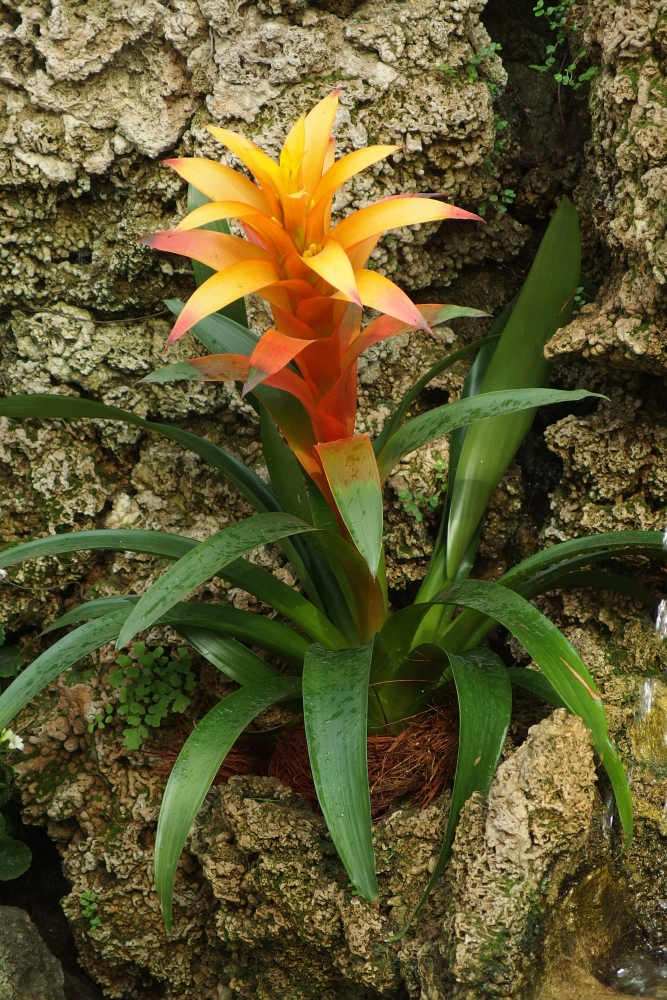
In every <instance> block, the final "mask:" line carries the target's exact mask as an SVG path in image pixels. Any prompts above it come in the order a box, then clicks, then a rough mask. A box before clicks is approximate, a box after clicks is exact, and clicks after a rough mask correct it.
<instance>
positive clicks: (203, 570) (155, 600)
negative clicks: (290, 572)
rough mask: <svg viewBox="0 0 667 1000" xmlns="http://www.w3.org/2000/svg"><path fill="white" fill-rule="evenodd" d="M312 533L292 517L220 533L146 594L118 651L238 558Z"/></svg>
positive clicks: (249, 521) (264, 517) (258, 520)
mask: <svg viewBox="0 0 667 1000" xmlns="http://www.w3.org/2000/svg"><path fill="white" fill-rule="evenodd" d="M312 530H313V527H312V525H310V524H305V523H304V522H303V521H301V520H299V518H298V517H293V516H292V515H291V514H255V515H254V517H249V518H246V520H245V521H239V522H238V523H237V524H233V525H231V527H229V528H224V529H223V530H222V531H218V532H217V534H215V535H212V536H211V538H207V539H206V541H204V542H201V543H200V544H199V545H197V547H196V548H194V549H191V550H190V552H188V553H187V554H186V555H184V556H183V557H182V558H181V559H179V560H178V562H177V563H174V565H173V566H171V567H170V568H169V569H168V570H167V571H166V573H164V574H163V575H162V576H161V577H160V578H159V579H158V580H157V581H156V582H155V583H154V584H153V586H152V587H151V588H150V589H149V590H147V591H146V593H145V594H144V595H143V596H142V598H141V600H140V601H139V602H138V604H137V605H136V606H135V607H134V609H133V610H132V613H131V615H130V617H129V618H128V620H127V621H126V622H125V625H124V626H123V630H122V632H121V634H120V636H119V639H118V648H120V647H121V646H125V645H127V643H128V642H129V641H130V640H131V639H132V637H133V636H134V635H136V633H137V632H140V631H141V630H142V629H145V628H148V627H149V626H150V625H152V624H153V623H154V622H156V621H157V620H158V618H160V617H162V616H164V615H165V614H166V613H167V612H168V611H169V609H170V608H172V607H173V606H174V604H176V603H177V602H178V601H180V600H181V598H182V597H185V595H186V594H189V593H190V592H191V591H192V590H195V588H197V587H198V586H199V585H200V584H202V583H205V582H206V580H208V579H210V578H211V577H212V576H215V575H216V574H217V573H221V572H222V570H223V569H224V568H225V566H227V565H228V564H229V563H231V562H233V561H234V560H235V559H238V557H239V556H241V555H244V554H245V553H246V552H249V551H251V550H252V549H256V548H258V547H259V546H260V545H265V544H266V543H267V542H276V541H278V540H279V539H281V538H285V537H286V536H288V535H298V534H300V533H301V532H303V531H312Z"/></svg>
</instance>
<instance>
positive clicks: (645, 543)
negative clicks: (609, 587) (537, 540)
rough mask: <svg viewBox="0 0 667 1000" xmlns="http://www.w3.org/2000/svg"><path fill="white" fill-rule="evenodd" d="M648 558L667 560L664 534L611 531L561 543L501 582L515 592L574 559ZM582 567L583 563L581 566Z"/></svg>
mask: <svg viewBox="0 0 667 1000" xmlns="http://www.w3.org/2000/svg"><path fill="white" fill-rule="evenodd" d="M624 555H627V556H641V555H647V556H652V557H653V558H657V557H659V558H661V559H667V551H665V548H664V546H663V541H662V533H661V532H659V531H607V532H602V533H600V534H599V535H588V536H587V537H586V538H573V539H571V540H570V541H567V542H559V543H558V544H557V545H551V546H549V548H546V549H543V550H542V552H538V553H537V554H536V555H534V556H530V557H529V558H528V559H524V560H523V561H522V562H520V563H519V564H518V566H514V568H513V569H511V570H508V572H507V573H504V574H503V576H501V577H500V579H499V580H498V581H497V582H498V583H502V585H503V586H504V587H511V588H512V589H513V590H515V589H516V588H517V587H519V586H521V585H522V584H523V583H524V582H527V581H528V580H531V579H533V578H536V577H537V575H538V574H539V573H542V572H544V571H545V570H551V569H552V568H553V567H555V566H557V565H558V564H559V563H563V562H565V561H567V560H571V559H581V560H585V563H591V562H598V561H600V560H602V559H610V558H617V557H619V556H624ZM579 565H582V563H579Z"/></svg>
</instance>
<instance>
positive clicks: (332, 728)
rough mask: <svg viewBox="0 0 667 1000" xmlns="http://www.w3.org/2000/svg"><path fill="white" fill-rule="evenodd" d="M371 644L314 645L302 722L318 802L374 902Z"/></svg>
mask: <svg viewBox="0 0 667 1000" xmlns="http://www.w3.org/2000/svg"><path fill="white" fill-rule="evenodd" d="M372 658H373V640H372V639H371V640H370V642H367V643H366V644H365V645H363V646H358V647H357V648H356V649H341V650H329V649H325V648H324V647H323V646H319V645H313V646H311V647H310V649H309V650H308V652H307V653H306V659H305V661H304V665H303V692H302V694H303V719H304V724H305V727H306V738H307V740H308V755H309V757H310V766H311V770H312V772H313V780H314V782H315V789H316V791H317V798H318V800H319V803H320V806H321V807H322V812H323V813H324V818H325V820H326V822H327V827H328V828H329V833H330V834H331V838H332V840H333V842H334V844H335V845H336V850H337V851H338V854H339V855H340V858H341V861H342V862H343V864H344V865H345V868H346V870H347V873H348V875H349V876H350V880H351V882H352V884H353V885H354V887H355V888H356V889H357V891H358V892H359V894H360V895H361V896H362V897H363V898H364V899H366V900H369V901H373V900H376V899H377V898H378V887H377V879H376V877H375V856H374V854H373V830H372V821H371V800H370V793H369V790H368V767H367V762H366V737H367V719H368V681H369V677H370V670H371V661H372Z"/></svg>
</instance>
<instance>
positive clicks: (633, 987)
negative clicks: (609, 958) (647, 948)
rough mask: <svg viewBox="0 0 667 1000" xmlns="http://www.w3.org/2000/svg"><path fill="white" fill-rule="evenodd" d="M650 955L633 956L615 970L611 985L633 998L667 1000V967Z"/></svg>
mask: <svg viewBox="0 0 667 1000" xmlns="http://www.w3.org/2000/svg"><path fill="white" fill-rule="evenodd" d="M661 957H662V959H663V961H660V959H657V958H652V957H649V956H648V955H633V956H632V957H630V958H628V959H627V960H626V961H624V962H623V964H622V965H620V966H619V967H618V968H617V969H616V970H615V975H614V977H613V979H612V980H611V982H610V983H609V985H610V986H611V988H612V989H614V990H619V991H620V992H622V993H625V994H626V996H633V997H654V998H656V1000H667V965H665V964H663V963H664V958H665V956H661Z"/></svg>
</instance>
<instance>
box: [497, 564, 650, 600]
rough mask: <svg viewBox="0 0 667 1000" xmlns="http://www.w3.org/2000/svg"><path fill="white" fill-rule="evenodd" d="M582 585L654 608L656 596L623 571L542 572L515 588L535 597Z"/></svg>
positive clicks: (525, 594)
mask: <svg viewBox="0 0 667 1000" xmlns="http://www.w3.org/2000/svg"><path fill="white" fill-rule="evenodd" d="M582 587H592V588H594V589H596V590H612V591H613V592H614V593H615V594H625V595H626V596H627V597H633V598H634V599H635V600H636V601H640V602H641V603H642V604H645V605H646V607H647V608H651V609H653V608H655V607H656V605H657V603H658V601H657V598H656V597H655V595H654V594H653V593H651V591H650V590H649V589H648V587H643V586H642V585H641V583H637V581H636V580H632V579H631V578H630V577H629V576H625V575H624V574H623V573H610V572H609V571H608V570H604V569H602V570H593V569H588V570H586V569H577V570H571V571H570V572H569V573H567V572H565V573H564V572H560V573H559V572H558V570H555V571H554V572H553V573H549V574H546V573H545V574H543V575H542V576H541V577H539V579H538V580H533V581H531V582H530V583H525V584H523V586H522V587H519V588H517V591H518V593H520V594H521V595H522V597H535V596H536V595H537V594H544V593H545V592H546V591H548V590H578V589H580V588H582Z"/></svg>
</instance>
